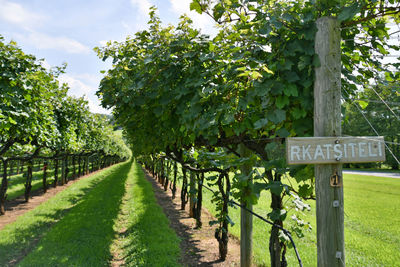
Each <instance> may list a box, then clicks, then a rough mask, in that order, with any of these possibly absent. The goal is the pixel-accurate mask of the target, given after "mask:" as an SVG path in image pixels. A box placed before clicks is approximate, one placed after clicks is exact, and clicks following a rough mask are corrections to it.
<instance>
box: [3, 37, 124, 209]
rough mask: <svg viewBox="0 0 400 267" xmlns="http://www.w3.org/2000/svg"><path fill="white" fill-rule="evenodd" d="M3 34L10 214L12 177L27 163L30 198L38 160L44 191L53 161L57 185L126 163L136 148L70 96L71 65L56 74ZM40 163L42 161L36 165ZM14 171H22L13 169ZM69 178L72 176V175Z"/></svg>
mask: <svg viewBox="0 0 400 267" xmlns="http://www.w3.org/2000/svg"><path fill="white" fill-rule="evenodd" d="M42 65H43V64H42V61H41V60H38V59H36V57H35V56H33V55H29V54H26V53H24V52H23V51H22V50H21V49H20V48H19V47H18V46H17V44H16V43H15V42H13V41H11V42H9V43H7V42H5V40H4V37H2V36H0V66H1V68H0V88H1V90H0V159H1V171H2V181H1V186H0V213H1V214H4V212H5V209H4V204H5V202H6V199H7V188H8V181H9V179H10V177H9V176H10V174H16V173H19V172H21V168H23V166H24V165H26V174H25V177H26V182H25V200H26V201H28V200H29V196H30V191H31V188H32V185H31V184H32V172H33V166H34V161H36V162H38V161H40V163H39V164H42V171H43V189H44V190H45V191H46V190H47V186H48V185H47V182H46V176H47V175H46V174H47V171H48V167H49V164H50V162H52V164H51V166H52V169H54V182H53V185H54V186H57V185H58V184H64V183H66V182H68V179H69V178H68V177H71V176H72V177H73V178H76V177H78V176H80V175H83V174H86V173H88V172H89V164H91V165H92V166H91V168H90V170H95V169H98V168H100V167H105V166H108V165H110V164H111V163H115V162H117V161H120V160H123V159H126V158H128V157H129V156H130V150H129V148H128V147H127V146H126V145H125V142H124V140H123V139H122V135H121V134H119V133H116V132H114V131H113V127H112V126H111V124H110V123H109V122H108V120H106V119H105V118H104V116H101V115H99V114H93V113H91V112H90V111H89V107H88V103H87V101H86V100H84V98H83V97H81V98H76V97H72V96H68V95H67V92H68V89H69V88H68V85H67V84H61V83H60V82H59V81H58V77H59V75H60V74H61V73H63V72H64V70H65V65H64V66H61V67H55V68H52V69H50V70H48V69H46V68H44V67H43V66H42ZM36 164H37V163H36ZM13 167H16V169H15V170H13ZM68 174H69V175H68Z"/></svg>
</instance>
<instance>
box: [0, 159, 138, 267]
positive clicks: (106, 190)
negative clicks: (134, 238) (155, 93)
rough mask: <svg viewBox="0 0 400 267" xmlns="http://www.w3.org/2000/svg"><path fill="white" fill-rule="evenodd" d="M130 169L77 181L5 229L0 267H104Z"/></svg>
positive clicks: (126, 166)
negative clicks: (18, 266)
mask: <svg viewBox="0 0 400 267" xmlns="http://www.w3.org/2000/svg"><path fill="white" fill-rule="evenodd" d="M130 165H131V163H130V162H126V163H122V164H121V165H119V166H116V167H115V168H114V169H112V171H110V170H105V171H104V173H105V174H103V173H100V174H98V175H97V174H96V177H95V178H94V179H92V180H86V179H85V180H81V181H79V182H78V183H79V184H78V183H76V184H74V185H73V186H71V187H70V188H68V189H67V190H65V191H62V192H61V193H59V195H57V196H56V197H54V198H53V199H51V200H50V201H49V203H47V202H46V205H43V204H42V205H41V206H39V207H38V208H36V209H35V210H33V211H32V212H30V213H28V214H26V216H23V218H21V220H18V221H17V222H16V223H14V224H13V226H11V227H5V228H4V229H3V230H2V231H0V239H1V238H2V235H4V236H6V237H7V238H8V240H7V242H1V241H0V266H13V265H15V264H16V263H18V262H19V261H20V260H21V259H23V261H22V262H20V264H21V265H24V266H56V265H60V264H61V265H65V266H72V265H74V266H96V263H97V262H98V260H99V258H101V260H103V261H102V263H103V265H104V259H107V258H109V257H110V256H109V253H108V247H109V244H110V242H111V241H112V238H113V235H114V231H113V229H112V228H113V224H114V223H113V219H114V218H116V216H117V214H118V211H119V205H120V202H121V198H122V196H123V194H124V182H125V180H126V178H127V174H128V171H129V168H130ZM106 174H109V176H108V177H106V178H105V179H102V177H103V176H104V175H106ZM88 178H89V177H88ZM89 179H90V178H89ZM81 182H82V183H81ZM82 184H83V185H82ZM75 185H76V186H75ZM81 185H82V186H81ZM79 186H80V187H79ZM74 205H75V206H74ZM25 221H26V222H25ZM56 222H58V223H57V224H55V223H56ZM51 226H53V227H52V228H50V227H51ZM32 250H33V251H32ZM30 251H32V252H31V253H30V254H29V255H28V256H27V257H26V258H25V259H24V257H25V255H27V254H28V253H29V252H30ZM92 262H95V263H94V264H91V263H92ZM97 266H99V265H97Z"/></svg>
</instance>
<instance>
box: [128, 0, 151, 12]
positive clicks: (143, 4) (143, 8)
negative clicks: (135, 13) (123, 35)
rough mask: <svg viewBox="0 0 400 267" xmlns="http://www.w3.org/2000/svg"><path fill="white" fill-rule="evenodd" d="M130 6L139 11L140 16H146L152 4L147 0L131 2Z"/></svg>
mask: <svg viewBox="0 0 400 267" xmlns="http://www.w3.org/2000/svg"><path fill="white" fill-rule="evenodd" d="M131 5H132V6H133V7H134V8H138V9H139V12H140V13H141V14H140V15H146V16H148V14H149V11H150V7H151V6H152V5H153V4H152V3H151V2H150V1H149V0H131Z"/></svg>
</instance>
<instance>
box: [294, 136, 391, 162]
mask: <svg viewBox="0 0 400 267" xmlns="http://www.w3.org/2000/svg"><path fill="white" fill-rule="evenodd" d="M385 160H386V155H385V140H384V137H383V136H349V137H347V136H346V137H288V138H286V161H287V163H288V164H289V165H295V164H341V163H364V162H379V161H382V162H383V161H385Z"/></svg>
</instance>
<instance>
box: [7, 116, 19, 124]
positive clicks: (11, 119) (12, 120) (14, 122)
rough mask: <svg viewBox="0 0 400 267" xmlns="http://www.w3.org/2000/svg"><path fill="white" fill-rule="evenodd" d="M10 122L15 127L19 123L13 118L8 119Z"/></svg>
mask: <svg viewBox="0 0 400 267" xmlns="http://www.w3.org/2000/svg"><path fill="white" fill-rule="evenodd" d="M8 121H9V122H10V123H11V124H14V125H16V124H17V122H16V121H15V120H14V119H13V118H11V117H8Z"/></svg>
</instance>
